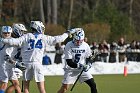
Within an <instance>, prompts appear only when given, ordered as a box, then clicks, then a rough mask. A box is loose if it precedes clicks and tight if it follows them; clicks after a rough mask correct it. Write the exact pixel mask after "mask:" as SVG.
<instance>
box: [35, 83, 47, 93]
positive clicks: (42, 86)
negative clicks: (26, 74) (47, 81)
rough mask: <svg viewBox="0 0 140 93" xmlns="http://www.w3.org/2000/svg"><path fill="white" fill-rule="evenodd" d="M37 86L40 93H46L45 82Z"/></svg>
mask: <svg viewBox="0 0 140 93" xmlns="http://www.w3.org/2000/svg"><path fill="white" fill-rule="evenodd" d="M37 86H38V89H39V92H40V93H46V91H45V86H44V81H42V82H37Z"/></svg>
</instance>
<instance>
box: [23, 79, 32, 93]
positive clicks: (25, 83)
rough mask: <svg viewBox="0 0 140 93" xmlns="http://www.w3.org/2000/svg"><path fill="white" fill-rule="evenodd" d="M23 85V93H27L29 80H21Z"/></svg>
mask: <svg viewBox="0 0 140 93" xmlns="http://www.w3.org/2000/svg"><path fill="white" fill-rule="evenodd" d="M23 85H24V93H29V85H30V80H27V81H25V80H23Z"/></svg>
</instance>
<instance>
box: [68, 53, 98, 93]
mask: <svg viewBox="0 0 140 93" xmlns="http://www.w3.org/2000/svg"><path fill="white" fill-rule="evenodd" d="M99 54H100V53H99V52H96V53H95V54H94V55H92V56H90V57H89V59H90V60H94V59H95V57H96V56H97V55H99ZM93 62H94V61H92V62H91V61H90V63H93ZM83 71H84V69H82V71H81V72H80V74H79V75H78V76H77V79H76V81H75V82H74V84H73V86H72V87H71V89H70V91H72V90H73V88H74V87H75V85H76V83H77V81H78V80H79V78H80V76H81V75H82V73H83Z"/></svg>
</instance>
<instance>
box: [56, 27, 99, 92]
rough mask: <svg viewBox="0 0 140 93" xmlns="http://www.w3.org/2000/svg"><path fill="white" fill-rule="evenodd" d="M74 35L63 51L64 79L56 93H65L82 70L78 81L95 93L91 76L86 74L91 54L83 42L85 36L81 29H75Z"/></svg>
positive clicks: (94, 84)
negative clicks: (64, 61) (64, 63)
mask: <svg viewBox="0 0 140 93" xmlns="http://www.w3.org/2000/svg"><path fill="white" fill-rule="evenodd" d="M75 30H76V33H75V34H74V36H73V40H72V41H70V42H68V43H67V44H66V46H65V50H64V55H65V56H64V59H65V60H66V65H65V67H64V71H65V73H64V79H63V81H62V86H61V88H60V89H59V90H58V92H57V93H65V92H66V91H67V90H68V88H69V86H70V85H71V84H74V83H75V81H76V79H77V77H78V75H79V74H80V72H81V71H82V70H83V73H82V74H81V76H80V78H79V80H80V82H85V83H86V84H88V85H89V87H90V89H91V93H97V89H96V83H95V82H94V79H93V77H92V75H91V74H90V73H89V72H88V70H89V68H90V67H91V64H90V63H88V62H86V61H85V60H86V58H88V57H89V56H90V55H91V54H92V53H91V49H90V47H89V45H88V44H87V43H86V42H85V41H84V38H85V34H84V31H83V29H82V28H75Z"/></svg>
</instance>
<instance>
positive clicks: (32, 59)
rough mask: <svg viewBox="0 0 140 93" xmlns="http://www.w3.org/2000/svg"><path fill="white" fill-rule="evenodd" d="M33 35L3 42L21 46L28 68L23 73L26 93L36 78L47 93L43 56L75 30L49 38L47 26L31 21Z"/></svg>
mask: <svg viewBox="0 0 140 93" xmlns="http://www.w3.org/2000/svg"><path fill="white" fill-rule="evenodd" d="M30 27H31V30H32V32H31V33H27V34H24V35H23V36H21V37H19V38H12V39H3V38H1V41H2V42H3V43H5V44H9V45H21V46H22V48H21V55H22V61H23V62H24V64H25V66H26V70H25V71H24V72H23V79H24V93H29V83H30V80H31V79H32V78H33V76H34V77H35V81H36V82H37V86H38V89H39V92H40V93H46V91H45V88H44V73H43V72H44V70H43V65H42V59H43V54H44V51H45V49H46V46H47V44H48V45H55V44H56V43H58V42H63V41H64V40H65V39H66V38H67V37H68V35H69V34H72V33H74V32H75V30H68V31H67V32H65V33H64V34H62V35H58V36H48V35H44V34H43V32H44V31H45V26H44V25H43V23H42V22H41V21H31V24H30Z"/></svg>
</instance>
